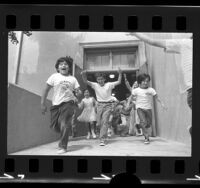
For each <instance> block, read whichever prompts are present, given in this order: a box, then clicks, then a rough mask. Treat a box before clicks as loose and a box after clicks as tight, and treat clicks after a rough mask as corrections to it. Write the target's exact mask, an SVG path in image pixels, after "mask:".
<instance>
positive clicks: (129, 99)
mask: <svg viewBox="0 0 200 188" xmlns="http://www.w3.org/2000/svg"><path fill="white" fill-rule="evenodd" d="M132 99H133V95H131V96H130V97H129V98H128V102H127V104H126V106H125V108H124V109H125V110H128V109H129V108H130V104H131V101H132Z"/></svg>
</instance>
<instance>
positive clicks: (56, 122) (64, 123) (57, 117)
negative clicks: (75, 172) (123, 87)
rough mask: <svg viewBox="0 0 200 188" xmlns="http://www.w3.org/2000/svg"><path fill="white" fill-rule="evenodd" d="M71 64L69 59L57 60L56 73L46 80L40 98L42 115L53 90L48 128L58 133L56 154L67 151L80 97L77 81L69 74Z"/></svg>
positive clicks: (71, 60)
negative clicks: (58, 139)
mask: <svg viewBox="0 0 200 188" xmlns="http://www.w3.org/2000/svg"><path fill="white" fill-rule="evenodd" d="M72 63H73V59H72V58H71V57H61V58H59V59H58V60H57V62H56V64H55V68H56V70H57V73H54V74H52V75H51V76H50V77H49V78H48V80H47V82H46V83H47V84H46V87H45V89H44V91H43V94H42V97H41V109H42V113H43V114H45V112H46V111H47V107H46V98H47V96H48V93H49V91H50V89H51V88H53V91H54V92H53V99H52V106H51V108H50V112H51V125H50V127H51V128H53V129H54V130H55V131H56V132H58V133H60V141H59V144H58V149H59V151H58V153H63V152H66V151H67V144H68V138H69V132H70V129H71V121H72V116H73V114H74V110H75V108H76V101H77V98H76V96H77V97H78V96H80V95H81V90H80V88H79V83H78V81H77V79H76V78H75V77H74V76H71V74H70V72H71V71H72V70H71V69H72Z"/></svg>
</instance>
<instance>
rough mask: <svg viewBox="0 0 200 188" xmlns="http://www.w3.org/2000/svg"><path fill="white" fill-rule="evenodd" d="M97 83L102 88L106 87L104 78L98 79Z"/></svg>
mask: <svg viewBox="0 0 200 188" xmlns="http://www.w3.org/2000/svg"><path fill="white" fill-rule="evenodd" d="M97 83H98V84H99V85H100V86H104V84H105V78H104V77H102V76H99V77H97Z"/></svg>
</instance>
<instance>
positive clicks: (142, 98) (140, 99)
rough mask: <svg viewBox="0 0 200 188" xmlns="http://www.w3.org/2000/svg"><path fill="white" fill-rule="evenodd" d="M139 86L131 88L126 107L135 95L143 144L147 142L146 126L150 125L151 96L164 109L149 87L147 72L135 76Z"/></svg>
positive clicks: (154, 92)
mask: <svg viewBox="0 0 200 188" xmlns="http://www.w3.org/2000/svg"><path fill="white" fill-rule="evenodd" d="M137 81H138V84H139V87H138V88H136V89H133V90H132V95H131V97H130V98H129V100H128V103H127V107H126V108H128V107H129V105H130V102H131V101H132V100H133V98H134V97H136V101H135V104H136V110H137V114H138V117H139V119H140V126H141V128H142V132H143V135H144V137H145V141H144V143H145V144H149V142H150V140H149V134H148V128H150V127H151V125H152V97H154V98H155V99H156V100H157V101H158V102H160V104H161V106H162V107H163V108H164V109H166V107H165V105H164V104H163V102H162V101H161V100H160V99H159V98H158V95H157V93H156V91H155V90H154V89H153V88H151V87H149V82H150V76H149V75H148V74H141V75H139V76H138V78H137Z"/></svg>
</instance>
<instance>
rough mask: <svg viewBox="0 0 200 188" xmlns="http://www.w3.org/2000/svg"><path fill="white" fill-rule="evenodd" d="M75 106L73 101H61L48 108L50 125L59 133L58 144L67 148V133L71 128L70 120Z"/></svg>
mask: <svg viewBox="0 0 200 188" xmlns="http://www.w3.org/2000/svg"><path fill="white" fill-rule="evenodd" d="M75 108H76V106H75V104H74V101H69V102H63V103H61V104H60V105H54V106H52V107H51V108H50V112H51V125H50V127H51V128H53V129H54V130H55V131H56V132H58V133H60V141H59V144H58V146H59V147H60V148H63V149H67V144H68V138H69V133H70V130H71V127H72V125H71V121H72V116H73V114H74V110H75Z"/></svg>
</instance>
